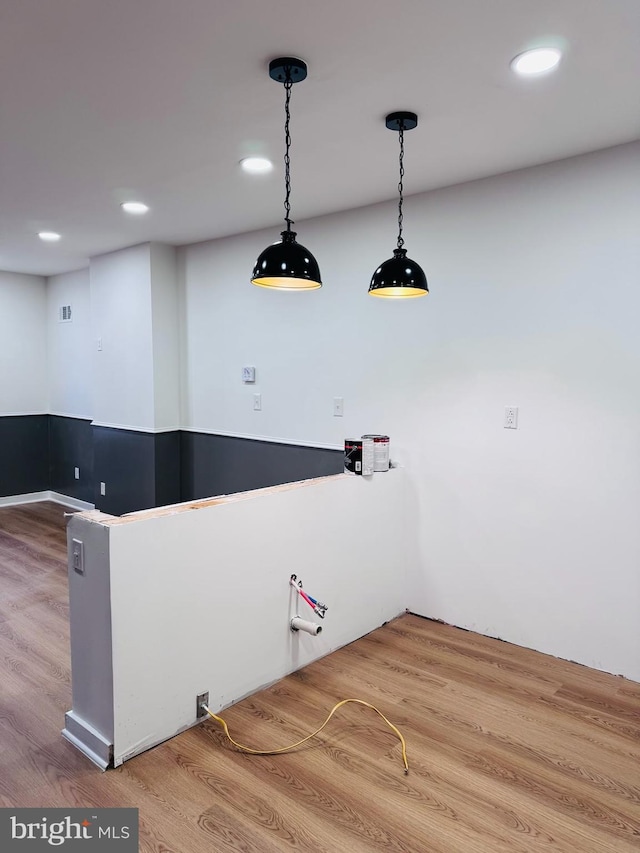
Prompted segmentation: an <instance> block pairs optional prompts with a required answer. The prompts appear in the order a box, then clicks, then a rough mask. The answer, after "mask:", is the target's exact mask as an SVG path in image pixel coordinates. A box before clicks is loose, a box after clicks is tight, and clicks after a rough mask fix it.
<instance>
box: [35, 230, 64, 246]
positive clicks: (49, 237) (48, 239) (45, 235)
mask: <svg viewBox="0 0 640 853" xmlns="http://www.w3.org/2000/svg"><path fill="white" fill-rule="evenodd" d="M38 237H39V238H40V239H41V240H44V241H45V243H57V242H58V240H59V239H60V234H58V233H56V232H55V231H38Z"/></svg>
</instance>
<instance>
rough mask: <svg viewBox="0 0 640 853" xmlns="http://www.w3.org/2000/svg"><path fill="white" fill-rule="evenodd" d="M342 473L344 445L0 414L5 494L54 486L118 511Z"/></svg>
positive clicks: (0, 490)
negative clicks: (309, 444)
mask: <svg viewBox="0 0 640 853" xmlns="http://www.w3.org/2000/svg"><path fill="white" fill-rule="evenodd" d="M75 468H79V469H80V479H79V480H76V479H75V477H74V469H75ZM342 470H343V453H342V451H340V450H324V449H322V448H314V447H302V446H300V445H293V444H277V443H275V442H271V441H258V440H255V439H247V438H234V437H231V436H222V435H210V434H208V433H194V432H182V431H177V430H176V431H174V432H163V433H148V432H137V431H134V430H126V429H115V428H113V427H103V426H95V425H93V424H92V423H91V421H88V420H84V419H82V418H68V417H62V416H60V415H22V416H18V415H16V416H7V417H0V497H3V496H5V495H23V494H28V493H30V492H42V491H46V490H48V489H51V490H52V491H54V492H58V493H59V494H62V495H67V496H68V497H72V498H76V499H78V500H82V501H87V502H88V503H93V504H95V505H96V507H97V508H98V509H100V510H102V511H103V512H107V513H109V514H111V515H123V514H124V513H127V512H134V511H135V510H139V509H150V508H152V507H156V506H166V505H167V504H173V503H179V502H180V501H188V500H196V499H198V498H207V497H211V496H212V495H224V494H233V493H234V492H244V491H248V490H250V489H261V488H264V487H265V486H277V485H279V484H280V483H292V482H295V481H296V480H307V479H310V478H312V477H324V476H327V475H328V474H337V473H340V472H341V471H342ZM101 482H103V483H105V486H106V488H105V494H104V495H101V494H100V483H101Z"/></svg>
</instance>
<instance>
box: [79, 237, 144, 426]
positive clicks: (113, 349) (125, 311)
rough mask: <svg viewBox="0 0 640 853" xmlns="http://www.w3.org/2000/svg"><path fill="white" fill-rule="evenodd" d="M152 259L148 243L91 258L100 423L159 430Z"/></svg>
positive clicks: (96, 418) (95, 405)
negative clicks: (155, 390) (155, 422)
mask: <svg viewBox="0 0 640 853" xmlns="http://www.w3.org/2000/svg"><path fill="white" fill-rule="evenodd" d="M149 255H150V249H149V244H148V243H146V244H144V245H140V246H133V247H131V248H129V249H123V250H122V251H118V252H111V253H109V254H106V255H100V256H99V257H96V258H92V259H91V267H90V280H91V315H92V334H93V339H94V341H95V342H96V347H95V349H94V355H93V377H94V395H93V396H94V399H93V418H94V421H95V422H96V423H100V424H103V425H108V426H120V427H129V428H133V429H153V428H154V418H155V412H154V395H153V370H154V368H153V345H152V325H151V281H150V276H151V271H150V257H149ZM98 339H100V340H101V341H102V350H101V351H98V347H97V341H98Z"/></svg>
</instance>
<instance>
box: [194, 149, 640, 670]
mask: <svg viewBox="0 0 640 853" xmlns="http://www.w3.org/2000/svg"><path fill="white" fill-rule="evenodd" d="M639 155H640V145H638V144H637V143H636V144H632V145H627V146H620V147H618V148H614V149H610V150H607V151H603V152H598V153H595V154H590V155H586V156H584V157H577V158H572V159H570V160H565V161H562V162H558V163H553V164H550V165H546V166H541V167H537V168H534V169H528V170H523V171H520V172H514V173H511V174H508V175H503V176H499V177H496V178H491V179H487V180H483V181H478V182H474V183H470V184H466V185H461V186H457V187H452V188H450V189H446V190H442V191H438V192H434V193H428V194H425V195H422V196H415V197H412V198H408V199H407V200H406V204H405V238H406V241H407V245H406V247H407V249H408V252H409V256H410V257H413V258H415V259H416V260H417V261H418V262H419V263H421V264H422V266H423V267H424V269H425V271H426V273H427V277H428V279H429V283H430V288H431V294H430V295H429V296H428V297H426V298H424V299H420V300H408V301H407V302H406V303H402V302H393V301H389V300H376V299H373V298H371V297H368V296H367V287H368V282H369V279H370V276H371V274H372V272H373V270H374V269H375V267H376V266H377V265H378V264H379V263H380V262H381V261H382V260H383V259H385V258H387V257H389V256H390V255H391V253H392V249H393V247H394V244H395V235H396V231H395V228H396V213H397V210H396V207H395V205H394V204H383V205H379V206H375V207H370V208H365V209H362V210H357V211H353V212H349V213H345V214H340V215H335V216H330V217H323V218H320V219H317V220H313V221H309V222H304V223H298V224H297V230H298V233H299V239H300V241H301V242H302V243H303V244H304V245H306V246H308V248H309V249H310V250H311V251H312V252H313V253H314V255H315V256H316V258H317V259H318V261H319V263H320V268H321V272H322V275H323V280H324V283H325V285H324V287H323V289H322V290H320V291H314V292H311V293H275V292H269V291H264V290H261V289H259V288H254V287H252V286H251V285H250V284H249V276H250V273H251V268H252V264H253V262H254V259H255V257H256V256H257V255H258V253H259V252H260V251H261V250H262V249H263V248H264V246H265V245H267V244H268V243H269V242H273V241H274V240H275V239H276V238H277V231H278V229H277V228H274V229H272V230H269V231H263V232H259V233H254V234H249V235H243V236H240V237H236V238H232V239H228V240H219V241H214V242H210V243H201V244H198V245H195V246H191V247H186V248H185V249H182V250H181V251H180V263H181V279H182V309H181V310H182V315H183V335H184V344H183V359H184V361H183V381H184V385H185V387H184V390H183V397H184V408H183V415H184V418H185V423H184V426H187V427H189V428H193V429H200V430H203V431H208V430H209V431H214V432H222V433H225V432H228V433H232V434H243V435H255V436H265V437H270V438H274V439H281V440H290V441H294V442H300V443H308V444H313V443H316V444H325V445H329V446H340V445H341V444H342V441H343V439H344V437H345V436H349V435H359V434H361V433H362V432H365V431H366V432H386V433H389V434H390V435H391V442H392V445H391V446H392V457H395V458H397V459H399V460H400V461H401V462H402V463H403V464H404V465H406V466H407V469H408V475H409V478H410V483H411V489H412V492H413V500H414V502H415V507H416V513H417V517H418V522H417V523H418V531H419V544H420V568H419V571H418V572H417V573H416V575H415V577H414V578H413V582H412V587H411V594H410V597H409V601H408V604H409V606H410V607H411V608H412V609H414V610H416V611H417V612H419V613H422V614H424V615H428V616H432V617H436V618H440V619H444V620H446V621H448V622H452V623H454V624H456V625H460V626H463V627H466V628H471V629H473V630H477V631H480V632H482V633H486V634H490V635H494V636H500V637H502V638H504V639H506V640H509V641H511V642H515V643H520V644H522V645H525V646H530V647H533V648H536V649H540V650H542V651H546V652H549V653H552V654H555V655H558V656H561V657H565V658H570V659H574V660H577V661H580V662H582V663H585V664H587V665H589V666H594V667H596V668H601V669H605V670H609V671H612V672H616V673H623V674H626V675H627V676H629V677H631V678H635V679H637V680H640V573H638V570H637V567H638V565H639V564H640V526H639V525H638V524H637V510H638V505H639V503H638V499H639V498H640V440H639V436H640V395H639V394H638V388H639V387H640V335H638V333H637V325H638V323H637V318H638V316H640V287H639V284H640V259H639V245H640V244H639V241H638V239H637V235H638V233H639V232H640V169H639V168H638V158H639ZM409 185H410V184H409ZM243 364H253V365H255V366H256V369H257V377H258V381H257V383H256V386H255V387H252V386H243V385H242V383H241V381H240V368H241V366H242V365H243ZM255 391H259V392H261V393H262V404H263V411H262V412H254V411H253V410H252V395H253V393H254V392H255ZM334 396H342V397H344V401H345V402H344V410H345V417H344V418H342V419H337V418H334V417H333V416H332V398H333V397H334ZM505 406H518V407H519V409H520V421H519V429H518V430H516V431H512V430H505V429H503V426H502V420H503V412H504V407H505Z"/></svg>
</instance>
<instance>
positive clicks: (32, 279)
mask: <svg viewBox="0 0 640 853" xmlns="http://www.w3.org/2000/svg"><path fill="white" fill-rule="evenodd" d="M46 304H47V303H46V291H45V280H44V278H42V277H41V276H37V275H21V274H19V273H10V272H2V271H0V415H35V414H44V413H46V412H47V368H46V331H45V330H46V324H45V317H46Z"/></svg>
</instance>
